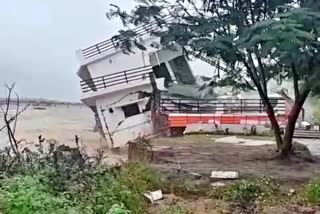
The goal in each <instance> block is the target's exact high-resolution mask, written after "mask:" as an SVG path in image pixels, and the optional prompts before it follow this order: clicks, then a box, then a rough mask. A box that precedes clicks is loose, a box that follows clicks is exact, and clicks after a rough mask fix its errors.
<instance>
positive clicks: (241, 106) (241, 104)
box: [240, 99, 243, 114]
mask: <svg viewBox="0 0 320 214" xmlns="http://www.w3.org/2000/svg"><path fill="white" fill-rule="evenodd" d="M242 108H243V103H242V99H241V100H240V112H241V114H242V112H243V109H242Z"/></svg>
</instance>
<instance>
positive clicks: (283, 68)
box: [107, 0, 320, 157]
mask: <svg viewBox="0 0 320 214" xmlns="http://www.w3.org/2000/svg"><path fill="white" fill-rule="evenodd" d="M319 5H320V4H319V2H318V1H314V0H301V1H299V0H176V1H174V2H173V1H169V0H139V1H138V4H137V6H136V8H135V9H134V10H133V11H132V12H130V13H128V12H124V11H122V10H121V9H120V8H119V7H117V6H115V5H113V8H112V9H110V10H109V12H108V13H107V16H108V17H109V18H114V17H119V18H120V19H121V20H122V22H123V24H124V26H125V27H126V28H129V29H130V27H131V26H145V25H146V24H147V23H149V22H154V21H155V22H157V23H158V25H159V27H160V28H159V29H157V30H152V31H149V32H150V34H154V35H157V36H159V37H161V44H162V45H164V46H169V47H170V46H171V45H173V44H176V43H177V44H180V45H181V46H183V47H184V49H185V51H186V54H190V53H191V54H193V55H197V56H199V57H202V58H206V59H208V60H210V61H211V62H212V61H214V62H216V66H218V65H219V67H220V68H221V69H223V74H222V76H221V77H220V81H218V82H217V85H219V84H220V85H221V84H224V85H233V86H235V87H238V88H239V87H240V88H242V89H245V90H247V89H249V90H256V91H257V92H258V93H259V95H260V97H261V100H262V102H263V105H264V107H265V110H266V112H267V114H268V117H269V119H270V121H271V124H272V127H273V129H274V134H275V138H276V142H277V146H278V149H279V151H280V154H281V156H282V157H288V156H289V155H290V154H291V152H292V138H293V133H294V129H295V124H296V121H297V118H298V116H299V113H300V111H301V109H302V106H303V104H304V102H305V100H306V98H307V97H308V96H309V94H310V93H311V92H313V93H317V92H318V91H319V89H320V88H319V87H318V86H317V81H316V80H317V78H319V77H320V72H319V71H318V68H319V65H320V55H319V51H318V50H319V45H320V42H319V29H320V28H319V26H320V22H319V20H320V14H319V13H317V11H315V10H319V8H320V7H319ZM311 7H314V9H311ZM168 16H169V17H173V21H171V20H172V19H169V20H168ZM126 32H130V33H132V31H130V30H128V31H122V32H120V34H124V35H125V34H128V33H126ZM117 36H118V35H117ZM137 37H138V35H135V36H132V34H131V37H130V38H128V37H125V38H126V39H125V41H126V43H129V44H130V45H129V49H127V50H129V51H130V48H131V47H132V44H136V43H137V39H136V38H137ZM134 38H135V39H134ZM121 44H123V40H122V42H121ZM139 46H141V44H139ZM139 46H138V47H139ZM123 47H124V46H123V45H122V48H123ZM125 47H127V46H125ZM143 48H146V47H143ZM211 64H213V63H211ZM275 78H276V79H278V80H279V81H280V82H281V81H283V80H291V81H292V82H293V87H294V91H295V102H294V106H293V108H292V110H291V112H290V113H289V115H288V122H287V126H286V129H285V135H284V137H283V138H282V136H281V131H280V126H279V123H278V121H277V117H276V115H275V112H274V110H273V108H272V105H271V102H270V100H269V97H268V86H267V83H268V81H269V80H270V79H275Z"/></svg>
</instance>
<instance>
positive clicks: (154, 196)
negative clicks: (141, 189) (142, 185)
mask: <svg viewBox="0 0 320 214" xmlns="http://www.w3.org/2000/svg"><path fill="white" fill-rule="evenodd" d="M144 196H145V197H146V198H148V199H149V200H150V202H151V203H152V204H153V203H154V202H156V201H159V200H161V199H163V195H162V190H161V189H160V190H157V191H154V192H148V193H145V194H144Z"/></svg>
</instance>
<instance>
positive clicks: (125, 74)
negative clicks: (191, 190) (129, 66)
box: [123, 71, 129, 83]
mask: <svg viewBox="0 0 320 214" xmlns="http://www.w3.org/2000/svg"><path fill="white" fill-rule="evenodd" d="M123 73H124V78H125V80H126V82H127V83H129V81H128V78H127V72H126V71H124V72H123Z"/></svg>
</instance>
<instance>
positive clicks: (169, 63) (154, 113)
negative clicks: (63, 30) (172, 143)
mask: <svg viewBox="0 0 320 214" xmlns="http://www.w3.org/2000/svg"><path fill="white" fill-rule="evenodd" d="M153 25H156V23H151V24H150V26H148V27H149V28H151V27H152V26H153ZM145 29H148V28H147V27H146V28H138V29H136V32H139V33H137V35H139V41H140V42H141V43H143V45H144V46H145V47H147V49H146V50H144V51H143V50H141V49H139V48H138V47H133V49H132V53H130V54H124V53H123V50H122V49H120V48H119V47H117V46H115V45H114V40H111V39H110V40H106V41H103V42H101V43H98V44H96V45H93V46H91V47H88V48H86V49H83V50H78V51H77V57H78V59H79V62H80V68H79V70H78V72H77V74H78V75H79V77H80V78H81V79H82V81H81V89H82V98H81V100H82V102H83V103H84V104H86V105H87V106H88V107H90V108H91V109H92V111H93V112H94V114H95V118H96V123H97V129H98V130H99V131H100V133H101V135H102V136H104V137H105V138H106V140H107V141H108V142H109V144H110V145H111V147H113V148H115V147H121V146H124V145H125V144H126V143H127V142H128V141H130V140H133V139H136V138H138V137H139V136H148V135H153V134H155V133H158V132H160V131H163V130H176V129H184V128H185V127H187V126H188V125H189V124H196V123H206V124H217V125H220V124H221V125H223V124H231V125H241V124H242V125H243V124H245V125H247V124H248V125H258V124H265V123H268V121H269V120H268V117H267V116H266V114H265V113H264V110H263V105H262V103H261V101H260V100H259V99H237V98H235V97H234V98H233V97H219V96H218V95H217V94H216V93H214V91H213V92H212V91H211V92H210V93H206V95H205V96H204V95H203V94H202V90H200V86H199V85H198V83H197V79H196V78H195V76H194V74H193V72H192V69H191V66H190V61H189V60H188V58H187V57H186V56H185V55H184V51H183V48H181V47H179V46H176V47H175V48H174V49H172V48H171V49H166V48H164V47H161V45H160V38H158V37H155V36H150V35H149V34H148V32H147V31H146V30H145ZM141 32H142V33H141ZM118 42H120V43H121V42H123V38H122V39H121V38H119V41H118ZM198 60H203V61H205V62H206V63H209V64H207V69H208V70H209V69H212V66H211V65H210V60H207V59H205V58H200V59H198ZM273 100H274V107H275V109H276V110H277V112H278V116H279V117H283V118H284V117H285V107H284V105H285V103H284V100H283V99H281V98H279V97H275V98H274V99H273Z"/></svg>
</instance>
